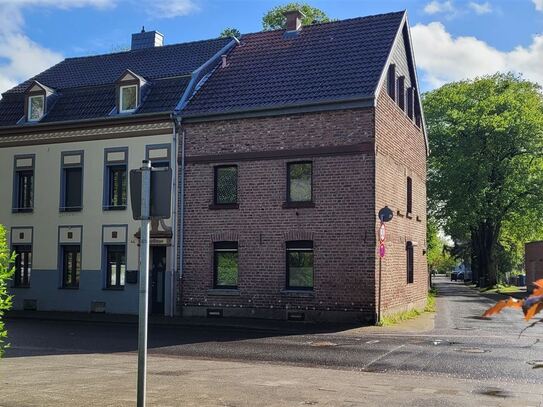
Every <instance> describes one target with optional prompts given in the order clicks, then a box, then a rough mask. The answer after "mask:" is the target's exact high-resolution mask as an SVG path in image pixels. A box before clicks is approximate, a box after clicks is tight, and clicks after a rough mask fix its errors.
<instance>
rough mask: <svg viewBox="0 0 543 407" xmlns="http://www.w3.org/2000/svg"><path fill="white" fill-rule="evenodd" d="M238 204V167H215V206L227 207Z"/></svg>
mask: <svg viewBox="0 0 543 407" xmlns="http://www.w3.org/2000/svg"><path fill="white" fill-rule="evenodd" d="M237 202H238V167H237V166H235V165H224V166H219V167H215V192H214V203H215V205H229V204H236V203H237Z"/></svg>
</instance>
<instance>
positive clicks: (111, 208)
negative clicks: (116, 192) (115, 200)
mask: <svg viewBox="0 0 543 407" xmlns="http://www.w3.org/2000/svg"><path fill="white" fill-rule="evenodd" d="M102 209H103V210H104V211H124V210H126V205H119V206H104V207H102Z"/></svg>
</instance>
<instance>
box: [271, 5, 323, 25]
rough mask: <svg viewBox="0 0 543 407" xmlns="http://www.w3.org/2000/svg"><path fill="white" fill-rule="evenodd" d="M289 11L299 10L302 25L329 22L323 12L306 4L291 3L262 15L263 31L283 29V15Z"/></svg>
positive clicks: (284, 22) (284, 19) (284, 21)
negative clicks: (301, 14)
mask: <svg viewBox="0 0 543 407" xmlns="http://www.w3.org/2000/svg"><path fill="white" fill-rule="evenodd" d="M291 10H300V11H301V12H302V13H303V14H304V17H303V18H302V25H310V24H314V23H326V22H328V21H331V20H330V18H329V17H328V15H326V13H325V12H324V11H322V10H320V9H318V8H316V7H312V6H310V5H309V4H307V3H298V2H293V3H288V4H285V5H282V6H277V7H274V8H272V9H271V10H270V11H268V12H267V13H266V14H264V17H262V28H263V29H264V31H271V30H279V29H281V28H285V24H286V21H287V19H286V18H285V15H284V13H285V12H286V11H291Z"/></svg>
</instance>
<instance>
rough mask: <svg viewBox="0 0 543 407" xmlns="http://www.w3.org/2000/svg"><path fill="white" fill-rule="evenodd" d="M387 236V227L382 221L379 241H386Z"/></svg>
mask: <svg viewBox="0 0 543 407" xmlns="http://www.w3.org/2000/svg"><path fill="white" fill-rule="evenodd" d="M385 238H386V229H385V223H384V222H381V226H379V241H380V242H381V243H384V242H385Z"/></svg>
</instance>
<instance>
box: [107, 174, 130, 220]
mask: <svg viewBox="0 0 543 407" xmlns="http://www.w3.org/2000/svg"><path fill="white" fill-rule="evenodd" d="M107 172H108V190H107V192H108V197H107V209H125V208H126V165H110V166H108V167H107Z"/></svg>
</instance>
